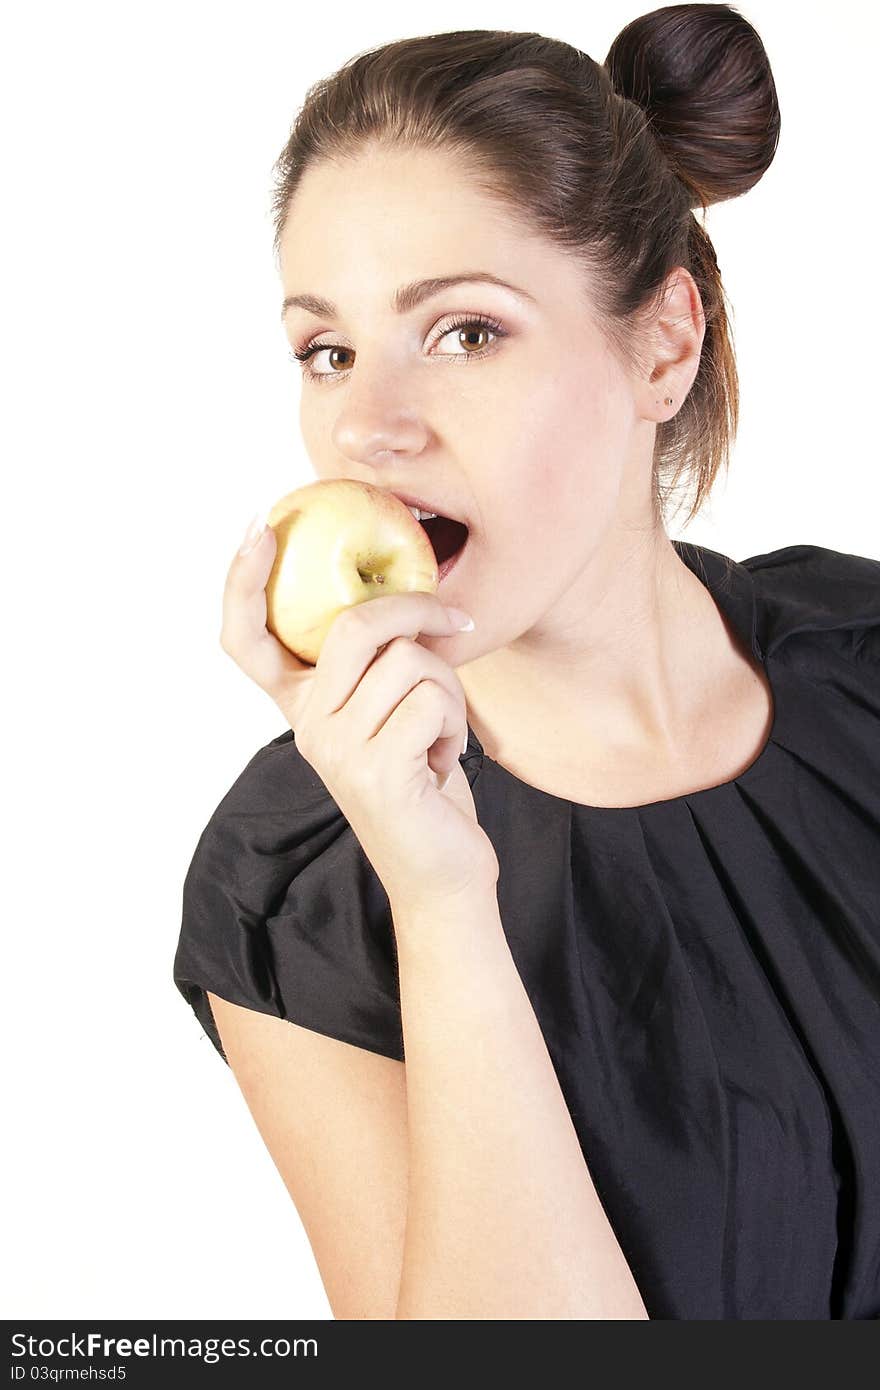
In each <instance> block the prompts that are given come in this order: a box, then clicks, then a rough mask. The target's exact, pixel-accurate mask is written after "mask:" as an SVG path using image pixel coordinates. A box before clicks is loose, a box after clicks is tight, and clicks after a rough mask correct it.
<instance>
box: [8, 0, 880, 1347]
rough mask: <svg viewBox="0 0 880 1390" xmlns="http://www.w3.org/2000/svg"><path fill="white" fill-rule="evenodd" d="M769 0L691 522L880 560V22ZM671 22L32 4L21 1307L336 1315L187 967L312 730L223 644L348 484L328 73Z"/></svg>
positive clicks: (13, 588) (12, 937)
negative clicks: (284, 748) (313, 323)
mask: <svg viewBox="0 0 880 1390" xmlns="http://www.w3.org/2000/svg"><path fill="white" fill-rule="evenodd" d="M644 8H645V10H647V9H649V8H651V6H650V5H646V6H645V7H644ZM739 8H740V12H741V13H742V14H744V16H745V17H746V18H747V19H749V20H750V22H751V23H753V24H754V25H755V27H756V28H757V29H758V32H759V33H760V35H761V37H762V39H763V41H764V44H765V46H766V48H767V51H768V54H769V56H770V61H771V65H772V68H773V73H774V77H775V80H776V84H777V88H778V92H779V99H780V105H781V111H782V137H781V143H780V146H779V149H778V152H777V155H776V158H775V161H774V163H773V165H772V167H771V168H770V170H769V172H768V173H767V174H766V175H765V177H764V178H763V180H762V181H761V183H760V184H759V185H758V186H757V188H756V189H754V190H753V191H752V192H751V193H749V194H747V195H746V196H745V197H743V198H741V199H739V200H736V201H734V202H732V203H728V204H725V205H722V206H719V207H717V208H713V209H710V212H709V215H708V220H707V228H708V231H709V234H710V236H711V237H712V239H713V241H714V244H715V247H716V251H717V254H718V259H719V263H720V266H721V272H722V276H723V279H724V283H725V286H726V289H727V293H728V296H729V299H730V301H731V303H732V306H733V311H734V318H733V330H734V336H735V347H736V351H737V355H738V363H739V371H740V379H741V388H742V416H741V426H740V431H739V437H738V441H737V445H736V450H735V453H734V457H733V461H732V464H731V470H730V475H729V480H728V481H727V482H726V483H725V480H724V478H722V479H721V480H720V481H719V482H718V484H717V485H716V489H715V491H714V493H713V495H712V498H711V500H710V503H709V506H708V507H707V508H706V509H705V510H704V511H703V513H702V514H701V516H700V517H699V518H698V520H697V521H696V522H694V523H693V524H692V525H691V527H690V528H689V529H688V531H687V533H686V534H687V538H688V539H690V540H693V541H696V542H698V543H701V544H705V545H708V546H711V547H712V548H714V549H716V550H720V551H722V552H723V553H725V554H728V555H732V556H733V557H735V558H737V559H742V558H745V557H746V556H749V555H754V554H758V553H761V552H763V551H765V550H770V549H775V548H777V547H780V546H784V545H789V544H793V543H796V542H807V543H812V544H819V545H824V546H830V547H832V548H834V549H838V550H843V551H849V552H853V553H856V554H864V555H873V556H878V555H880V540H878V522H877V510H876V503H877V500H878V489H877V483H876V474H877V463H878V451H877V444H876V423H875V415H874V411H875V409H876V402H877V397H878V379H877V354H876V331H875V330H876V321H877V310H878V303H877V276H876V273H875V269H874V262H875V259H876V256H875V243H876V231H875V228H874V226H873V225H872V223H871V220H870V217H871V214H870V209H868V210H867V212H866V210H865V208H864V205H863V204H864V200H865V198H866V197H867V196H868V194H869V191H870V189H871V188H872V187H873V184H874V181H875V175H876V143H875V138H876V112H875V102H876V72H875V56H876V52H877V47H878V40H880V32H878V20H877V11H876V8H875V7H868V6H865V5H864V4H862V3H855V0H846V2H844V3H841V2H840V0H839V2H838V3H836V4H835V5H827V4H822V5H819V4H815V3H810V4H799V5H794V4H792V3H788V2H785V3H784V2H783V0H756V3H753V4H751V5H748V6H740V7H739ZM642 12H643V11H642V10H640V9H639V8H638V7H635V6H633V5H632V4H631V3H627V4H620V3H609V0H605V3H603V4H602V5H593V6H582V7H574V9H573V8H572V7H571V6H570V5H569V4H567V3H561V4H560V3H552V0H541V3H540V4H539V5H537V4H522V3H519V4H518V3H514V2H513V0H505V3H503V4H480V3H474V0H467V3H466V4H463V3H444V4H443V5H442V6H439V5H437V6H433V7H432V6H430V5H426V6H422V7H419V8H416V9H413V7H412V6H411V5H403V4H391V3H385V4H383V3H381V0H379V2H378V3H373V4H371V5H369V6H361V5H350V6H340V5H338V4H337V5H332V6H324V5H314V4H311V5H306V6H304V5H301V4H296V3H258V2H255V0H250V2H249V3H248V4H246V5H245V4H243V3H242V4H221V3H216V0H215V3H207V2H205V3H194V0H189V2H188V3H187V2H186V0H175V3H173V4H172V3H168V0H165V2H164V3H157V0H152V3H150V4H149V5H137V4H134V3H128V4H124V5H120V4H109V3H108V4H105V5H99V4H95V3H92V4H84V3H79V4H75V5H66V4H60V3H56V4H42V5H39V6H35V5H19V6H16V7H14V8H12V9H9V10H8V11H7V15H6V19H5V22H4V35H3V45H2V49H3V51H2V57H0V64H2V70H0V100H2V106H3V109H2V117H3V122H2V128H3V140H4V156H3V184H4V191H5V194H6V212H5V214H4V218H3V221H2V223H0V226H2V237H3V254H2V258H0V264H2V273H3V295H2V318H0V321H2V328H3V334H2V353H3V360H2V367H3V396H4V400H5V404H4V406H3V409H2V413H0V414H2V425H0V428H2V431H3V435H4V436H5V440H4V443H5V447H4V449H3V453H4V457H5V460H6V469H5V476H6V478H7V483H6V508H5V530H6V544H5V547H4V552H3V556H4V559H3V567H4V585H3V593H4V602H5V614H6V616H5V621H4V625H3V636H4V646H5V648H6V652H5V655H6V658H7V662H6V677H5V685H4V692H5V696H6V713H5V718H4V720H3V729H4V735H5V739H4V743H5V747H4V764H3V765H4V777H3V781H4V785H5V795H4V798H3V800H4V811H5V818H6V824H7V834H6V836H5V846H6V848H7V850H8V855H7V862H6V869H5V874H4V880H5V884H6V888H7V891H6V894H5V902H4V913H3V916H4V921H3V933H4V939H5V948H4V962H5V964H6V967H7V971H6V977H5V989H4V991H3V997H4V1006H5V1007H4V1009H3V1022H4V1027H5V1037H4V1056H5V1059H6V1064H7V1065H6V1071H7V1091H8V1101H7V1106H6V1113H7V1115H9V1116H10V1117H11V1124H10V1127H9V1129H8V1130H7V1144H6V1146H5V1155H4V1156H5V1160H6V1175H5V1183H4V1187H5V1193H6V1196H7V1199H8V1210H7V1212H6V1213H5V1216H4V1231H5V1242H4V1243H5V1246H6V1258H5V1260H4V1267H5V1279H6V1281H7V1286H6V1287H5V1288H4V1289H3V1305H4V1315H5V1316H6V1317H22V1318H25V1317H26V1318H52V1317H57V1318H81V1317H86V1316H90V1317H95V1316H101V1317H102V1318H126V1317H139V1318H157V1319H158V1318H185V1317H212V1318H258V1317H267V1318H272V1317H285V1316H286V1317H304V1318H307V1317H317V1318H328V1317H330V1308H329V1304H328V1302H327V1299H326V1296H325V1294H324V1290H323V1287H322V1285H321V1282H320V1278H319V1275H318V1272H317V1268H316V1266H315V1264H314V1261H313V1258H312V1255H311V1250H310V1247H309V1245H308V1242H307V1240H306V1237H305V1235H304V1233H303V1230H302V1227H301V1225H300V1222H299V1218H298V1216H297V1214H296V1211H295V1208H294V1207H293V1205H292V1204H291V1201H290V1198H289V1197H288V1195H287V1192H286V1190H285V1188H284V1186H283V1183H282V1181H281V1178H280V1176H279V1175H278V1173H277V1171H276V1169H275V1167H274V1164H273V1163H272V1160H271V1159H270V1157H269V1154H268V1152H267V1151H266V1149H265V1148H264V1146H263V1143H262V1140H261V1139H260V1137H259V1135H258V1133H257V1131H256V1128H255V1126H254V1124H253V1122H252V1120H251V1118H250V1115H249V1112H248V1110H247V1108H246V1106H245V1103H244V1100H243V1099H242V1097H241V1095H240V1092H239V1091H238V1088H237V1086H236V1083H235V1080H234V1078H233V1076H232V1073H231V1072H230V1071H229V1070H228V1069H227V1067H226V1066H225V1065H224V1063H223V1062H222V1060H221V1059H220V1058H219V1056H218V1055H217V1054H216V1053H215V1052H214V1050H213V1048H212V1046H211V1044H210V1043H209V1041H208V1040H207V1038H206V1037H205V1036H204V1035H203V1034H202V1032H201V1030H200V1028H199V1026H198V1024H197V1022H196V1020H195V1018H194V1017H193V1016H192V1014H191V1013H190V1010H189V1008H188V1006H187V1005H186V1004H185V1003H184V1001H183V999H182V998H181V996H180V995H179V994H178V992H177V990H176V988H175V987H174V985H173V983H172V978H171V973H172V959H173V954H174V950H175V947H176V941H177V934H178V931H179V926H180V909H181V887H182V882H183V878H184V875H185V873H186V869H187V867H188V864H189V860H190V858H191V855H192V853H193V850H194V848H195V843H196V840H197V838H198V836H199V834H200V832H201V830H202V827H203V826H204V824H205V823H206V821H207V820H208V818H209V816H210V814H211V812H212V811H213V809H214V807H215V806H216V805H217V803H218V801H219V800H220V799H221V797H222V796H223V795H224V794H225V792H226V790H227V789H228V788H229V786H230V785H231V783H232V782H233V781H234V779H235V778H236V777H237V776H238V774H239V772H240V771H241V769H242V768H243V767H244V765H245V763H246V762H247V761H248V760H249V759H250V757H251V756H252V754H253V753H254V752H255V751H256V750H257V748H259V747H260V746H262V745H263V744H264V743H266V742H268V741H269V740H270V739H272V738H274V737H275V736H276V735H278V734H279V733H281V732H283V730H284V728H285V724H284V721H283V718H282V716H281V715H280V713H279V711H278V709H277V707H276V706H275V705H274V704H273V703H272V701H271V700H270V699H269V697H268V696H266V695H265V694H264V693H263V691H261V690H260V689H259V688H258V687H257V686H256V685H254V684H253V683H251V682H250V681H248V679H247V678H246V677H245V676H244V675H243V674H242V673H241V672H240V671H239V670H238V668H237V667H236V666H235V665H234V663H233V662H231V661H230V660H229V658H228V657H226V656H225V655H224V653H223V652H222V651H221V649H220V647H219V644H218V636H219V631H220V619H221V594H222V587H223V581H224V578H225V574H226V569H227V567H228V565H229V563H230V561H231V559H232V555H233V553H234V550H235V548H236V547H237V545H238V543H239V540H240V535H241V533H242V532H243V530H244V527H245V524H246V523H247V521H248V518H249V517H250V516H251V514H252V513H253V512H254V511H256V510H258V509H265V508H267V507H268V506H269V505H270V504H271V503H272V502H273V501H274V500H275V499H276V498H277V497H279V496H281V495H282V494H283V493H285V492H287V491H289V490H291V489H292V488H293V487H296V486H298V485H299V484H300V483H302V482H306V481H308V480H309V479H310V477H311V471H310V467H309V464H308V460H307V458H306V456H305V453H304V449H303V446H302V443H301V440H300V437H299V432H298V419H297V412H298V392H299V375H298V373H299V368H298V367H296V366H295V365H294V364H292V363H290V361H289V360H288V357H287V346H286V343H285V340H284V337H283V333H282V329H281V326H280V323H279V310H280V299H281V292H280V285H279V283H278V280H277V272H276V268H275V263H274V259H273V255H272V249H271V239H272V228H271V223H270V217H269V197H270V170H271V165H272V163H273V161H274V159H275V158H276V156H277V155H278V154H279V152H280V150H281V148H282V146H283V145H284V143H285V140H286V138H287V134H288V130H289V127H290V124H291V121H292V120H293V117H294V115H295V113H296V110H297V109H298V107H299V105H300V103H301V101H302V99H303V97H304V94H305V90H306V87H307V86H308V85H309V84H310V83H312V82H314V81H315V80H317V79H318V78H319V77H323V76H325V75H327V74H329V73H330V72H332V71H333V70H334V69H335V68H337V67H338V66H339V65H340V64H341V63H342V62H343V61H345V60H346V59H347V58H349V57H351V56H352V55H353V54H354V53H356V52H358V51H360V50H363V49H365V48H368V47H373V46H375V45H377V44H379V43H383V42H386V41H389V40H392V39H396V38H401V37H406V36H411V35H414V34H418V33H427V32H432V31H446V30H452V29H457V28H496V27H497V28H504V29H514V30H538V31H540V32H543V33H545V34H548V35H551V36H554V37H558V38H562V39H565V40H567V41H569V42H571V43H573V44H575V45H576V46H577V47H580V48H583V49H585V50H586V51H587V52H588V53H590V54H591V55H592V56H593V57H594V58H595V59H596V60H597V61H599V62H601V61H602V60H603V58H604V57H605V54H606V53H607V51H608V48H609V46H610V44H611V41H612V40H613V38H614V37H615V35H616V34H617V33H618V32H619V30H620V29H621V28H622V27H623V26H624V25H625V24H626V23H628V22H629V21H630V20H631V19H633V18H635V17H636V16H637V15H638V14H640V13H642ZM578 16H579V17H578ZM682 517H683V514H682ZM673 534H675V533H674V532H673ZM10 1141H11V1142H10Z"/></svg>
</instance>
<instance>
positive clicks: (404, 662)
mask: <svg viewBox="0 0 880 1390" xmlns="http://www.w3.org/2000/svg"><path fill="white" fill-rule="evenodd" d="M371 602H372V600H371ZM422 680H432V681H434V682H435V683H436V684H437V685H438V686H440V687H441V688H442V689H443V690H445V691H446V693H447V694H448V695H449V696H450V698H451V699H452V701H453V703H454V704H455V707H456V709H457V710H458V716H459V721H458V727H459V729H460V730H461V732H460V733H459V735H458V741H457V747H456V748H455V749H452V748H451V747H450V748H447V747H446V746H445V744H446V742H447V741H446V740H441V741H440V742H439V743H435V744H433V747H432V746H429V745H428V744H426V745H425V748H424V749H423V750H422V751H423V752H427V753H428V765H429V767H431V768H433V770H434V771H435V772H442V773H446V772H448V771H450V770H451V768H452V767H453V766H454V764H455V763H456V762H457V761H458V757H459V755H460V753H461V743H462V738H463V736H464V730H465V729H466V727H467V701H466V699H465V693H464V690H463V688H462V684H461V681H460V680H459V678H458V676H457V675H456V674H455V672H454V671H453V670H452V669H451V667H450V666H448V665H447V663H446V662H445V661H444V660H443V658H442V657H440V656H438V655H437V653H436V652H432V651H429V650H428V649H427V648H426V647H421V646H419V644H418V642H414V641H412V640H411V639H410V638H409V637H392V639H391V641H390V642H389V643H388V645H387V646H386V647H385V649H384V651H383V652H382V654H381V656H378V657H377V658H376V660H375V661H373V662H372V663H371V664H370V666H369V667H368V668H367V670H366V672H365V673H364V675H363V676H362V677H361V680H360V681H359V682H358V685H357V687H356V689H355V691H354V693H353V694H352V695H351V696H350V698H349V699H348V700H347V701H346V704H345V706H344V708H343V709H341V710H339V711H338V713H337V714H335V715H333V716H332V718H334V719H337V720H344V722H345V727H346V730H347V733H346V738H347V739H349V740H351V741H352V742H354V743H356V744H363V743H366V742H367V740H368V739H371V738H374V737H375V735H376V734H377V733H378V732H379V730H380V729H381V728H382V726H383V724H384V723H385V722H386V720H387V719H388V718H389V716H390V715H391V714H393V712H394V710H395V709H396V708H397V706H398V705H399V704H400V702H401V700H403V699H405V698H406V696H407V695H408V694H409V692H410V691H411V690H413V689H414V688H415V687H416V686H417V685H418V683H419V681H422Z"/></svg>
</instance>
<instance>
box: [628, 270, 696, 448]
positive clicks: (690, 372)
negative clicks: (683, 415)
mask: <svg viewBox="0 0 880 1390" xmlns="http://www.w3.org/2000/svg"><path fill="white" fill-rule="evenodd" d="M705 334H706V316H705V314H704V312H703V303H702V300H701V299H700V291H699V290H698V289H697V285H696V281H695V280H694V277H693V276H692V275H691V273H690V271H688V270H685V268H684V266H676V267H675V268H674V269H673V270H671V271H670V272H669V274H668V275H667V277H666V280H665V281H664V284H663V289H662V294H661V299H660V307H659V309H658V310H657V311H656V312H655V313H654V314H653V315H652V316H651V318H650V319H649V320H648V322H647V325H646V330H645V340H644V341H645V343H646V347H645V350H644V351H645V359H646V374H645V377H644V379H643V380H642V382H641V383H640V385H639V388H638V391H637V394H636V405H637V408H638V411H639V414H640V416H641V417H642V419H644V420H655V421H657V422H658V423H662V422H663V421H666V420H670V419H671V418H672V416H673V415H674V414H675V413H676V411H677V410H678V409H679V408H680V406H681V404H682V402H683V401H684V399H685V397H686V396H687V393H688V391H689V390H690V389H691V386H692V385H693V381H694V377H695V376H696V375H697V370H698V368H699V365H700V353H701V351H702V348H703V338H704V337H705ZM667 396H671V397H672V403H671V404H669V405H667V404H666V397H667Z"/></svg>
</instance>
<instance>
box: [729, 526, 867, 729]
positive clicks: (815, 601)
mask: <svg viewBox="0 0 880 1390" xmlns="http://www.w3.org/2000/svg"><path fill="white" fill-rule="evenodd" d="M742 563H743V564H744V565H745V567H746V568H747V569H748V570H749V571H750V573H751V575H752V578H753V581H754V583H755V586H756V590H757V593H758V596H759V604H758V615H759V616H758V638H759V641H760V643H761V646H762V648H763V650H764V654H765V656H773V657H775V658H776V659H777V660H779V661H783V662H784V663H786V664H790V665H792V666H796V667H797V668H798V669H799V670H800V671H801V672H802V673H803V674H805V675H808V676H810V677H811V678H812V679H813V680H814V681H816V683H817V684H823V685H826V686H829V685H830V686H835V685H836V686H837V689H838V692H839V693H840V694H847V695H855V696H859V695H864V697H865V698H866V699H867V701H868V703H869V704H870V706H871V711H872V713H876V712H877V711H878V709H880V560H876V559H873V558H872V557H871V556H868V555H851V554H849V553H847V552H845V551H841V550H831V549H829V548H827V547H826V546H821V545H789V546H784V547H783V548H782V549H779V550H774V551H770V552H768V553H767V554H764V555H754V556H752V557H751V558H750V559H748V560H744V561H743V562H742Z"/></svg>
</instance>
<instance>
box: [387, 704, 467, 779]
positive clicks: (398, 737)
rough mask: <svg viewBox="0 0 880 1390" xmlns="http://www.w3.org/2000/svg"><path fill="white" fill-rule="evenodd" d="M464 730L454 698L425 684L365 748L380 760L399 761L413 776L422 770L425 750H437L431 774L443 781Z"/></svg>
mask: <svg viewBox="0 0 880 1390" xmlns="http://www.w3.org/2000/svg"><path fill="white" fill-rule="evenodd" d="M466 727H467V725H466V721H465V720H464V719H463V716H462V712H461V707H460V705H459V702H458V700H457V699H456V698H455V696H453V695H451V694H450V692H449V691H448V690H447V689H446V687H445V686H443V685H438V684H437V682H436V681H433V680H424V681H419V684H418V685H417V686H415V687H414V689H412V690H410V691H409V692H408V693H407V694H406V695H405V696H404V698H403V699H402V700H401V701H400V703H399V704H398V705H397V707H396V708H395V709H394V710H392V712H391V714H390V715H389V716H388V718H387V719H386V721H385V723H384V724H383V725H382V728H381V729H380V730H379V732H378V733H377V734H376V735H375V736H374V738H373V739H371V740H369V741H368V746H369V745H372V746H373V748H374V749H375V750H377V751H378V754H379V757H380V758H384V757H392V756H393V757H395V758H399V759H401V760H402V761H403V763H404V766H406V764H409V765H410V767H411V770H412V772H413V773H414V774H416V775H418V773H419V772H420V771H421V770H422V769H423V768H424V766H425V762H424V758H425V750H426V749H428V748H431V747H432V746H436V747H437V750H438V751H437V753H436V755H435V762H434V764H433V771H434V772H436V773H438V774H439V775H440V777H441V778H442V777H444V776H445V775H446V774H447V773H449V772H451V771H452V770H453V768H454V767H455V766H456V764H457V762H458V758H459V754H460V753H461V744H462V738H463V729H464V728H466Z"/></svg>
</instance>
